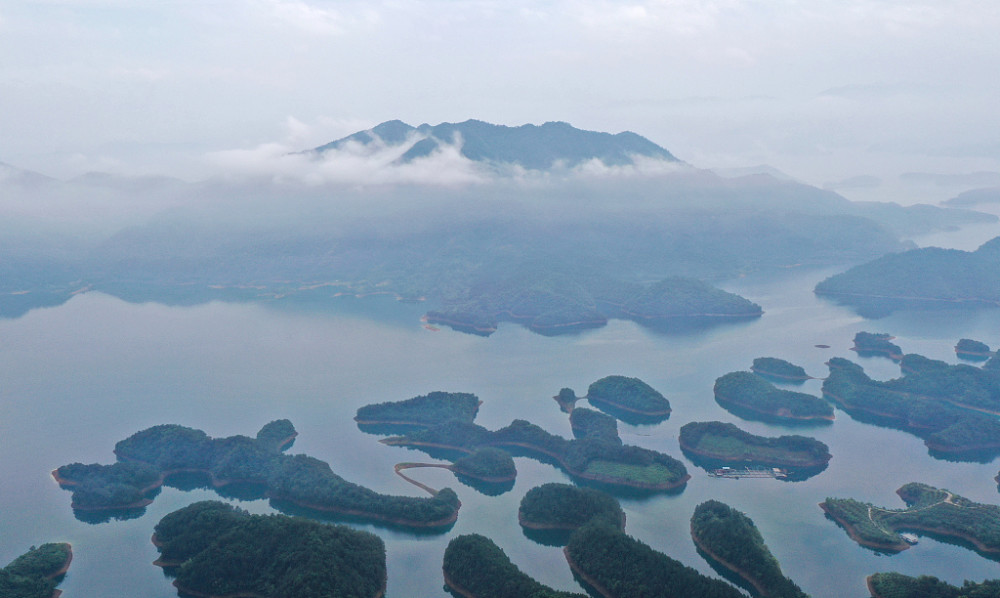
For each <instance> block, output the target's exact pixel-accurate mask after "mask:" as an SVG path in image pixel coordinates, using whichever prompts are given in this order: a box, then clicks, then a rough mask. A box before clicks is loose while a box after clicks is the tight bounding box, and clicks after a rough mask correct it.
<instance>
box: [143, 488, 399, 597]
mask: <svg viewBox="0 0 1000 598" xmlns="http://www.w3.org/2000/svg"><path fill="white" fill-rule="evenodd" d="M154 540H155V542H156V543H157V545H158V547H159V549H160V552H161V559H160V561H158V564H162V565H171V566H177V567H178V569H177V579H176V585H177V586H178V588H179V589H181V590H182V591H184V592H191V593H201V594H205V595H208V594H211V595H214V596H223V595H230V594H233V595H236V594H241V595H254V596H264V597H266V598H325V597H328V596H344V597H348V596H350V597H352V598H355V597H356V598H373V597H375V596H379V595H380V594H381V592H382V591H383V589H384V588H385V580H386V568H385V545H384V544H383V543H382V540H381V539H379V538H378V536H375V535H374V534H371V533H368V532H362V531H358V530H354V529H352V528H349V527H347V526H341V525H330V524H325V523H319V522H315V521H310V520H307V519H302V518H298V517H289V516H287V515H251V514H249V513H247V512H246V511H243V510H240V509H237V508H235V507H232V506H230V505H227V504H224V503H220V502H215V501H204V502H197V503H194V504H192V505H189V506H187V507H185V508H183V509H180V510H178V511H174V512H173V513H170V514H169V515H167V516H166V517H164V518H163V519H162V520H161V521H160V523H158V524H157V525H156V528H155V535H154Z"/></svg>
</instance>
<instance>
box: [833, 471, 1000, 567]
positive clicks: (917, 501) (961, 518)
mask: <svg viewBox="0 0 1000 598" xmlns="http://www.w3.org/2000/svg"><path fill="white" fill-rule="evenodd" d="M896 494H898V495H899V497H900V498H902V499H903V502H905V503H906V505H907V507H906V508H905V509H884V508H881V507H876V506H875V505H872V504H870V503H864V502H860V501H856V500H854V499H850V498H827V499H826V500H825V501H823V502H822V503H820V507H821V508H822V509H823V511H824V512H826V514H827V515H829V516H830V517H831V518H832V519H833V520H834V521H836V522H837V523H839V524H840V525H841V526H843V528H844V529H845V530H847V533H848V535H849V536H850V537H851V539H852V540H854V541H855V542H857V543H858V544H861V545H862V546H868V547H869V548H874V549H876V550H881V551H885V552H900V551H902V550H906V549H907V548H909V547H910V544H909V543H907V542H906V541H905V540H904V539H903V537H902V536H901V535H900V534H899V532H900V530H910V531H919V532H926V533H929V534H933V535H936V536H944V537H950V538H954V539H957V540H960V541H963V543H967V544H970V545H972V546H973V547H975V550H976V551H977V552H980V553H983V554H990V555H996V554H1000V507H998V506H997V505H987V504H982V503H975V502H972V501H971V500H969V499H967V498H963V497H961V496H959V495H957V494H954V493H953V492H949V491H948V490H941V489H938V488H934V487H932V486H928V485H926V484H919V483H916V482H911V483H909V484H906V485H905V486H903V487H901V488H900V489H899V490H897V491H896Z"/></svg>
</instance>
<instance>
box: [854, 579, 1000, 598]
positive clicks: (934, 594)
mask: <svg viewBox="0 0 1000 598" xmlns="http://www.w3.org/2000/svg"><path fill="white" fill-rule="evenodd" d="M867 581H868V591H869V592H871V595H872V598H997V597H998V596H1000V580H997V579H988V580H986V581H984V582H982V583H976V582H973V581H969V580H966V581H965V583H963V584H962V587H956V586H953V585H951V584H950V583H946V582H944V581H941V580H940V579H938V578H936V577H932V576H930V575H921V576H920V577H911V576H909V575H903V574H902V573H876V574H874V575H870V576H869V577H868V580H867Z"/></svg>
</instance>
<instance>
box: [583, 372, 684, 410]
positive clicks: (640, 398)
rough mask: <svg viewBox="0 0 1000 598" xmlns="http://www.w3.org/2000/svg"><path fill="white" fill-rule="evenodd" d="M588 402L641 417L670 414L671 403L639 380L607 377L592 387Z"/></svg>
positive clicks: (588, 391)
mask: <svg viewBox="0 0 1000 598" xmlns="http://www.w3.org/2000/svg"><path fill="white" fill-rule="evenodd" d="M587 400H588V401H590V402H591V403H594V404H595V405H597V404H601V403H605V404H609V405H611V406H613V407H617V408H619V409H624V410H626V411H632V412H635V413H638V414H641V415H649V416H658V415H669V414H670V401H668V400H667V399H665V398H664V397H663V395H661V394H660V393H659V392H657V391H656V390H654V389H653V388H652V387H651V386H649V385H648V384H646V383H645V382H643V381H642V380H640V379H638V378H627V377H625V376H607V377H605V378H601V379H600V380H598V381H597V382H594V383H593V384H591V385H590V388H588V389H587Z"/></svg>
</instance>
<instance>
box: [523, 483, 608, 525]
mask: <svg viewBox="0 0 1000 598" xmlns="http://www.w3.org/2000/svg"><path fill="white" fill-rule="evenodd" d="M595 519H599V520H601V521H603V522H605V523H608V524H610V525H614V526H617V527H619V528H621V529H624V528H625V511H623V510H622V508H621V505H620V504H618V501H617V500H615V498H614V497H613V496H611V495H609V494H605V493H604V492H601V491H600V490H595V489H593V488H580V487H577V486H571V485H569V484H559V483H555V482H552V483H548V484H542V485H541V486H535V487H534V488H532V489H531V490H528V492H526V493H525V495H524V497H523V498H522V499H521V506H520V507H519V508H518V511H517V520H518V522H519V523H520V524H521V526H523V527H526V528H531V529H554V530H574V529H576V528H578V527H580V526H582V525H585V524H587V523H589V522H590V521H592V520H595Z"/></svg>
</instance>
